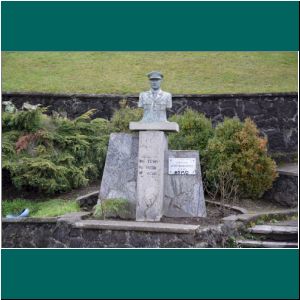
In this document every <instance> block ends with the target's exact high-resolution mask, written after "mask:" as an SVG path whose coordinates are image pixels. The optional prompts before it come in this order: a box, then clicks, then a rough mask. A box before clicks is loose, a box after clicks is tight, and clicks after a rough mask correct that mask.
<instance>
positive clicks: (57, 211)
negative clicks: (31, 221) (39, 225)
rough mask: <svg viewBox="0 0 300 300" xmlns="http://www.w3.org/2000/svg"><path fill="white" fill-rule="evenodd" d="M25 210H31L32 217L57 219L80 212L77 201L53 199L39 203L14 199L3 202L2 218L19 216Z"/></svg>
mask: <svg viewBox="0 0 300 300" xmlns="http://www.w3.org/2000/svg"><path fill="white" fill-rule="evenodd" d="M24 208H28V209H29V210H30V215H29V216H30V217H56V216H61V215H64V214H66V213H69V212H76V211H80V208H79V206H78V204H77V202H76V201H75V200H62V199H52V200H48V201H43V202H37V201H29V200H25V199H14V200H9V201H8V200H7V201H6V200H3V201H2V216H6V215H8V214H19V213H20V212H21V211H22V210H23V209H24Z"/></svg>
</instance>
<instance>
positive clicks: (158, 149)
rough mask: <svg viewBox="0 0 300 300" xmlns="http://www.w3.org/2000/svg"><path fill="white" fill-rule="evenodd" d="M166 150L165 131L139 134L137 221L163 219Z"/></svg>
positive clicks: (141, 132)
mask: <svg viewBox="0 0 300 300" xmlns="http://www.w3.org/2000/svg"><path fill="white" fill-rule="evenodd" d="M166 150H167V138H166V136H165V133H164V132H163V131H140V132H139V154H138V175H137V205H136V220H137V221H160V219H161V217H162V214H163V200H164V160H165V152H166Z"/></svg>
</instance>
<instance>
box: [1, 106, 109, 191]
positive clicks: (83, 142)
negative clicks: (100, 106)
mask: <svg viewBox="0 0 300 300" xmlns="http://www.w3.org/2000/svg"><path fill="white" fill-rule="evenodd" d="M43 111H44V110H43V109H42V108H37V109H36V110H32V111H21V112H17V113H14V114H10V115H11V116H9V117H8V116H7V115H6V114H5V116H4V118H2V125H3V127H4V130H3V141H4V142H3V145H2V152H3V156H2V159H3V164H2V168H3V169H4V170H6V171H8V173H9V174H10V177H11V181H12V183H13V184H14V186H15V187H16V188H18V189H22V188H33V189H34V190H37V191H40V192H45V193H47V194H53V193H58V192H64V191H69V190H71V189H73V188H78V187H82V186H86V185H87V184H88V183H89V181H90V180H95V179H97V178H99V177H100V176H101V174H102V170H103V166H104V162H105V157H106V150H107V144H108V138H109V133H110V130H111V126H110V123H109V122H108V121H107V120H104V119H95V120H93V121H91V120H90V116H91V115H92V114H93V110H91V111H88V112H86V113H85V114H83V115H82V116H80V117H79V118H77V119H75V120H69V119H67V118H62V117H49V116H47V115H45V114H43ZM29 115H30V117H29ZM20 116H21V117H20ZM25 116H26V117H25ZM8 120H9V121H8ZM11 120H13V121H11ZM16 120H17V121H16ZM29 120H31V121H32V122H33V124H32V125H30V124H31V123H30V121H29Z"/></svg>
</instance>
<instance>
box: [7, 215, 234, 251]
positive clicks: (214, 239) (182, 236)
mask: <svg viewBox="0 0 300 300" xmlns="http://www.w3.org/2000/svg"><path fill="white" fill-rule="evenodd" d="M30 219H31V218H29V219H28V220H27V222H25V221H24V220H19V221H18V222H13V221H12V220H11V219H7V220H5V219H3V220H4V221H5V222H3V223H2V246H3V247H5V248H24V247H26V248H158V247H159V248H191V247H202V248H203V247H205V248H206V247H224V246H226V240H227V239H228V238H229V237H233V236H236V235H237V234H238V228H237V227H236V225H235V224H231V225H230V226H229V225H226V224H225V225H220V226H209V227H204V228H203V227H202V228H201V227H200V226H197V225H183V224H163V223H153V222H151V223H143V222H124V221H123V222H122V221H119V222H115V221H110V222H111V223H110V224H108V223H107V222H109V221H94V220H84V221H75V222H65V221H60V222H50V223H49V222H47V221H45V222H31V220H30ZM66 219H68V218H66ZM89 222H90V223H93V222H97V223H93V224H94V225H92V224H88V223H89ZM99 222H102V224H100V223H99ZM78 224H80V226H77V225H78ZM83 224H84V225H83ZM93 226H94V227H93Z"/></svg>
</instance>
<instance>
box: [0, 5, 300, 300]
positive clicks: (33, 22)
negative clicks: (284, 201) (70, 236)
mask: <svg viewBox="0 0 300 300" xmlns="http://www.w3.org/2000/svg"><path fill="white" fill-rule="evenodd" d="M298 6H299V4H298V2H243V3H241V2H210V3H208V2H189V3H187V2H184V3H183V2H159V3H158V2H153V3H147V2H142V3H141V2H138V3H137V2H132V3H124V2H122V3H120V2H118V3H116V2H113V3H112V2H110V3H103V2H101V3H100V2H88V3H87V2H85V3H82V2H51V3H50V2H48V3H47V2H42V3H40V2H2V3H1V10H2V21H1V22H2V50H5V51H7V50H12V51H24V50H45V51H50V50H68V51H75V50H89V51H91V50H119V51H120V50H121V51H124V50H147V51H150V50H160V51H162V50H195V51H200V50H217V51H221V50H228V51H233V50H246V51H250V50H258V51H261V50H272V51H279V50H288V51H297V50H298V46H299V39H298V24H299V14H298ZM298 255H299V254H298V250H239V249H236V250H8V249H6V250H2V252H1V258H2V268H1V272H2V298H7V299H12V298H44V299H45V298H85V299H87V298H139V297H140V298H159V297H161V298H210V299H212V298H221V299H225V298H227V299H228V298H244V299H246V298H248V299H249V298H265V299H267V298H275V299H280V298H289V299H296V298H298V296H299V285H298V279H299V269H298V263H299V261H298V260H299V256H298Z"/></svg>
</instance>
